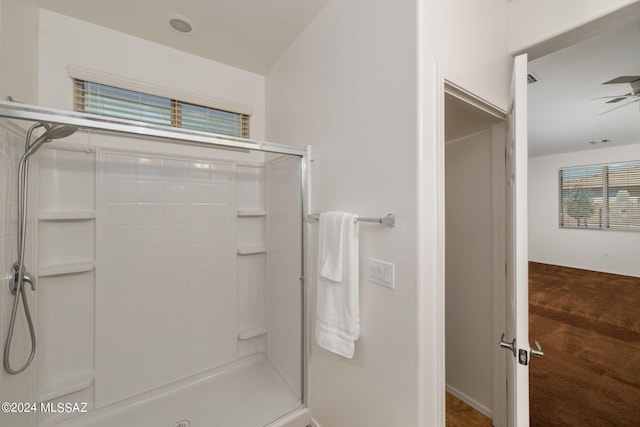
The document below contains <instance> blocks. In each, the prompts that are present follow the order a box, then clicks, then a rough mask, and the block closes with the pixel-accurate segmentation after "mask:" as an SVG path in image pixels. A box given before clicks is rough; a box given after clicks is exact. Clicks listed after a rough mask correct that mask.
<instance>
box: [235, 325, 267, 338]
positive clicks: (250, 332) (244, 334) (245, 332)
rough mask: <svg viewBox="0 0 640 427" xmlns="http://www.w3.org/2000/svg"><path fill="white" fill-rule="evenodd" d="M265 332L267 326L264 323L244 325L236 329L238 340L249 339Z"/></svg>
mask: <svg viewBox="0 0 640 427" xmlns="http://www.w3.org/2000/svg"><path fill="white" fill-rule="evenodd" d="M266 334H267V328H266V327H265V326H264V325H257V326H245V327H240V328H239V329H238V339H239V340H249V339H251V338H255V337H259V336H261V335H266Z"/></svg>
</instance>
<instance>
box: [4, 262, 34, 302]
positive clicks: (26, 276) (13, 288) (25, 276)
mask: <svg viewBox="0 0 640 427" xmlns="http://www.w3.org/2000/svg"><path fill="white" fill-rule="evenodd" d="M19 268H20V265H19V264H18V263H17V262H14V263H13V265H12V266H11V277H9V291H10V292H11V295H15V294H16V292H17V291H18V282H19V281H20V274H19V272H18V269H19ZM25 282H26V283H28V284H30V285H31V290H32V291H34V292H35V291H36V278H35V276H34V275H33V274H31V273H29V272H27V271H25V269H24V267H23V268H22V283H23V284H24V283H25Z"/></svg>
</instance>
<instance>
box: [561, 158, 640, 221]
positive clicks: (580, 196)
mask: <svg viewBox="0 0 640 427" xmlns="http://www.w3.org/2000/svg"><path fill="white" fill-rule="evenodd" d="M559 190H560V191H559V193H560V204H559V206H560V212H559V214H560V215H559V222H560V227H563V228H583V229H585V228H586V229H589V228H591V229H601V230H629V231H640V205H639V200H640V162H626V163H615V164H608V165H595V166H580V167H572V168H563V169H560V171H559Z"/></svg>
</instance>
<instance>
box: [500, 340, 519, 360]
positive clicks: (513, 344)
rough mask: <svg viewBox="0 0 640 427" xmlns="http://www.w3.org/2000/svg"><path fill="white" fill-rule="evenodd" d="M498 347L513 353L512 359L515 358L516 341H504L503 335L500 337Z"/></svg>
mask: <svg viewBox="0 0 640 427" xmlns="http://www.w3.org/2000/svg"><path fill="white" fill-rule="evenodd" d="M499 344H500V347H502V348H506V349H507V350H510V351H511V353H513V357H516V339H515V338H514V339H513V340H512V341H511V342H509V341H505V340H504V334H502V336H501V337H500V343H499Z"/></svg>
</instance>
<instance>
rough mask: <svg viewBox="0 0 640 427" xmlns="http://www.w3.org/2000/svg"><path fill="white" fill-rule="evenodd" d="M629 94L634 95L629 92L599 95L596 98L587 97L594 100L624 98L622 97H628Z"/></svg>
mask: <svg viewBox="0 0 640 427" xmlns="http://www.w3.org/2000/svg"><path fill="white" fill-rule="evenodd" d="M630 96H634V95H633V94H631V93H627V94H624V95H612V96H599V97H597V98H589V100H590V101H595V100H598V99H617V98H621V99H624V98H628V97H630Z"/></svg>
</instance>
